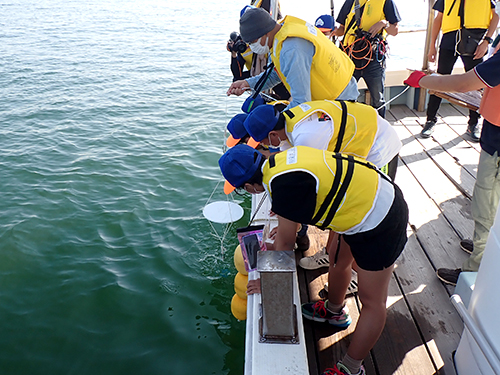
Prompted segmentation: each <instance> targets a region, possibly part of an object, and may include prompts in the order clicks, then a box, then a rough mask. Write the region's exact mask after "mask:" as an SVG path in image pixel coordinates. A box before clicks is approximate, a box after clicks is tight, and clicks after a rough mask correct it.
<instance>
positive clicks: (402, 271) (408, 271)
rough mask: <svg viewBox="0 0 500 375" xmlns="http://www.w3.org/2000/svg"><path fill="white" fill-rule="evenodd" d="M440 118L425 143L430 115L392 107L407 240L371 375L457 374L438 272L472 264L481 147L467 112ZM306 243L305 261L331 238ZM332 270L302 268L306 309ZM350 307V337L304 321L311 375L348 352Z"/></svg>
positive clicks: (455, 333)
mask: <svg viewBox="0 0 500 375" xmlns="http://www.w3.org/2000/svg"><path fill="white" fill-rule="evenodd" d="M439 115H440V116H441V117H442V118H441V119H440V121H439V122H438V124H437V125H436V128H435V132H434V134H433V136H432V137H431V138H428V139H422V138H421V137H420V131H421V129H422V125H423V124H424V123H425V113H423V112H416V111H414V110H410V109H409V108H408V107H406V106H393V107H391V109H390V110H389V111H388V112H387V115H386V117H387V119H388V120H389V121H390V122H391V123H392V124H393V126H394V129H396V131H397V133H398V134H399V137H400V139H401V141H402V143H403V148H402V149H401V153H400V160H399V166H398V171H397V175H396V183H397V184H398V185H399V186H400V188H401V190H402V191H403V194H404V196H405V199H406V201H407V203H408V206H409V210H410V220H409V226H408V238H409V240H408V243H407V245H406V248H405V250H404V252H403V254H402V255H401V257H400V258H399V259H398V261H397V262H396V265H397V266H396V268H395V271H394V273H393V277H392V280H391V283H390V285H389V298H388V300H387V323H386V326H385V329H384V331H383V333H382V336H381V337H380V339H379V341H378V342H377V344H376V345H375V347H374V348H373V349H372V351H371V353H370V355H369V356H368V357H367V358H366V359H365V368H366V372H367V374H369V375H375V374H378V375H388V374H405V375H408V374H416V375H417V374H418V375H427V374H436V373H439V374H447V375H448V374H455V369H454V365H453V358H452V353H453V352H454V351H455V350H456V348H457V346H458V343H459V340H460V335H461V333H462V329H463V324H462V321H461V320H460V317H459V316H458V314H457V313H456V311H455V309H454V308H453V306H452V304H451V302H450V300H449V298H450V295H451V294H452V293H453V290H454V287H450V286H445V285H444V284H443V283H442V282H441V281H440V280H439V279H438V278H437V277H436V275H435V272H436V269H438V268H440V267H446V268H459V267H460V266H461V264H462V262H463V261H464V260H465V259H466V257H467V254H466V253H465V252H463V251H462V250H461V249H460V246H459V241H460V239H463V238H472V232H473V222H472V218H471V197H472V191H473V187H474V183H475V176H476V171H477V163H478V160H479V153H480V146H479V144H478V143H474V142H471V141H470V139H469V138H468V136H467V135H465V131H466V127H467V119H468V118H467V115H468V110H467V109H465V108H462V107H459V106H456V105H452V104H442V105H441V108H440V111H439ZM309 236H310V239H311V248H310V249H309V250H308V251H307V252H305V253H304V255H306V256H308V255H312V254H314V253H315V252H316V251H318V250H319V249H320V248H321V247H323V246H324V245H325V243H326V238H327V233H326V232H322V231H320V230H317V229H315V228H311V227H310V229H309ZM299 256H300V255H299ZM327 271H328V268H320V269H318V270H314V271H305V270H303V269H301V268H300V267H298V276H299V283H300V286H301V288H300V289H301V301H302V302H307V301H315V300H319V299H320V298H321V296H324V294H323V293H324V291H322V289H323V286H324V284H325V282H326V281H327ZM347 305H348V307H349V309H350V312H351V316H352V318H353V324H352V325H351V327H349V328H348V329H346V330H343V331H337V330H336V329H335V328H334V327H332V326H330V325H329V324H326V323H317V322H311V321H308V320H305V321H304V330H305V337H306V342H307V347H308V358H309V368H310V374H311V375H316V374H321V373H322V371H323V370H324V369H325V368H328V367H333V365H334V363H335V362H336V361H337V360H339V359H341V358H342V356H343V355H344V353H345V352H346V348H347V347H348V345H349V336H350V334H351V333H352V332H353V330H354V327H355V322H356V321H357V318H358V316H359V308H360V302H359V299H358V296H357V294H356V293H354V294H353V295H351V296H349V297H348V299H347Z"/></svg>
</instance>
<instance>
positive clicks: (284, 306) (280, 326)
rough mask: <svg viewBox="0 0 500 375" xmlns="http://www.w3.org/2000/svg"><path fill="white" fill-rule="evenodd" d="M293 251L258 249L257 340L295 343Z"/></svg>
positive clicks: (296, 332) (296, 329)
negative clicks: (258, 295) (259, 300)
mask: <svg viewBox="0 0 500 375" xmlns="http://www.w3.org/2000/svg"><path fill="white" fill-rule="evenodd" d="M295 270H296V265H295V255H294V252H293V251H272V250H271V251H259V252H258V253H257V271H259V273H260V283H261V291H262V305H261V311H262V317H261V318H260V320H259V332H260V338H259V341H260V342H262V343H264V342H265V343H280V344H298V342H299V334H298V328H297V308H296V306H295V304H294V303H293V273H294V272H295Z"/></svg>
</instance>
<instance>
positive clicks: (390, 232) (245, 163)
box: [219, 145, 408, 375]
mask: <svg viewBox="0 0 500 375" xmlns="http://www.w3.org/2000/svg"><path fill="white" fill-rule="evenodd" d="M219 166H220V168H221V171H222V174H223V175H224V177H225V178H226V179H227V180H228V181H229V182H230V183H231V184H232V185H233V186H235V187H238V188H243V189H245V190H246V191H247V192H249V193H251V194H255V193H260V192H263V191H267V193H268V194H269V197H270V198H271V201H272V208H271V209H272V210H273V212H275V213H276V214H277V215H278V223H279V224H278V232H277V234H276V237H275V242H274V244H275V248H276V249H277V250H292V249H293V246H294V243H295V231H296V229H297V223H304V222H306V223H309V224H312V225H316V226H318V227H320V228H323V229H330V230H334V231H336V232H339V233H343V236H344V239H345V241H346V242H347V243H348V244H349V245H350V249H349V250H347V251H346V250H344V249H337V251H336V255H335V259H336V262H335V263H334V264H331V265H330V268H329V272H330V274H332V275H335V285H332V286H331V287H330V290H329V299H328V300H327V301H319V302H311V303H306V304H303V305H302V314H303V315H304V317H306V318H308V319H311V320H315V321H320V322H328V323H330V324H331V325H334V326H336V327H339V328H347V327H348V326H349V325H350V324H351V318H350V316H349V312H348V310H347V308H346V306H345V303H344V299H345V295H346V292H347V287H348V286H349V283H350V281H351V272H352V271H351V269H352V264H353V262H354V260H355V261H356V264H357V266H358V267H357V272H358V290H359V298H360V300H361V304H362V308H361V312H360V316H359V319H358V322H357V324H356V329H355V330H354V332H353V334H352V337H351V344H350V345H349V348H348V350H347V354H346V355H345V356H344V358H343V359H342V361H340V362H338V363H337V364H336V366H335V368H334V369H327V370H325V372H324V374H337V375H350V374H360V375H361V374H365V372H364V369H363V366H362V361H363V359H364V358H366V356H367V355H368V354H369V353H370V350H371V349H372V348H373V346H374V345H375V343H376V342H377V340H378V338H379V337H380V334H381V333H382V330H383V328H384V325H385V320H386V314H387V312H386V300H387V290H388V287H389V281H390V279H391V275H392V270H393V267H394V262H395V261H396V259H397V258H398V257H399V255H400V254H401V252H402V251H403V248H404V246H405V244H406V241H407V236H406V226H407V224H408V207H407V205H406V202H405V200H404V198H403V195H402V193H401V190H400V189H399V188H398V187H397V185H395V184H394V183H393V182H392V181H391V180H390V179H389V178H388V177H387V176H386V175H385V174H383V173H381V172H379V171H378V170H377V168H376V167H375V166H374V165H372V164H370V163H368V162H366V161H364V160H363V159H358V158H355V157H353V156H346V155H343V154H339V153H332V152H329V151H323V150H318V149H314V148H310V147H304V146H298V147H293V148H290V149H288V150H286V151H284V152H280V153H277V154H275V155H272V156H271V157H270V158H269V159H268V160H265V158H264V157H263V156H262V154H260V153H259V152H258V151H256V150H254V149H252V148H251V147H249V146H246V145H237V146H235V147H233V148H231V149H230V150H228V151H227V152H226V153H225V154H224V155H223V156H222V157H221V158H220V160H219ZM291 203H292V204H291Z"/></svg>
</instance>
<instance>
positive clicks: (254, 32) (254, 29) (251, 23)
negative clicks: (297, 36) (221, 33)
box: [240, 8, 276, 43]
mask: <svg viewBox="0 0 500 375" xmlns="http://www.w3.org/2000/svg"><path fill="white" fill-rule="evenodd" d="M275 26H276V21H275V20H273V19H272V17H271V16H270V15H269V13H267V12H266V11H265V10H264V9H262V8H252V9H248V10H246V11H245V13H243V15H242V16H241V18H240V35H241V38H242V39H243V41H244V42H246V43H250V42H253V41H254V40H257V39H259V38H260V37H261V36H262V35H265V34H267V33H268V32H269V31H271V30H272V29H274V27H275Z"/></svg>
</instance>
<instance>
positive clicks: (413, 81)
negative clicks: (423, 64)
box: [403, 70, 425, 88]
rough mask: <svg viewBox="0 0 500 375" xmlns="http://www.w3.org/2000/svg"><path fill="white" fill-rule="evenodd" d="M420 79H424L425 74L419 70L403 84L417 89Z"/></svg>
mask: <svg viewBox="0 0 500 375" xmlns="http://www.w3.org/2000/svg"><path fill="white" fill-rule="evenodd" d="M422 77H425V73H424V72H421V71H420V70H415V71H414V72H413V73H411V74H410V76H409V77H408V78H407V79H406V81H404V82H403V83H404V84H405V85H408V86H411V87H416V88H419V87H420V85H419V84H418V83H419V82H420V79H421V78H422Z"/></svg>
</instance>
